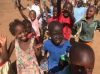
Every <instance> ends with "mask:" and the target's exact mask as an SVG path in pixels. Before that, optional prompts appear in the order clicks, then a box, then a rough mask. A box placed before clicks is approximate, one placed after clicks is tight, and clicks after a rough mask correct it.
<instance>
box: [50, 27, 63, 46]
mask: <svg viewBox="0 0 100 74" xmlns="http://www.w3.org/2000/svg"><path fill="white" fill-rule="evenodd" d="M50 35H51V40H52V42H53V43H54V44H55V45H60V44H61V42H62V40H63V33H62V29H61V28H60V27H59V26H55V27H54V29H52V32H50Z"/></svg>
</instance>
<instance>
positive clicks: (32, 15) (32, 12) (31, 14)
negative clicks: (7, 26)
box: [29, 10, 36, 21]
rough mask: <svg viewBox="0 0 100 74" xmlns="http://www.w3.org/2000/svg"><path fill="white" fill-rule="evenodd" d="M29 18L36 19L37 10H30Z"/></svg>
mask: <svg viewBox="0 0 100 74" xmlns="http://www.w3.org/2000/svg"><path fill="white" fill-rule="evenodd" d="M29 18H30V19H31V21H34V20H35V19H36V13H35V11H33V10H31V11H30V12H29Z"/></svg>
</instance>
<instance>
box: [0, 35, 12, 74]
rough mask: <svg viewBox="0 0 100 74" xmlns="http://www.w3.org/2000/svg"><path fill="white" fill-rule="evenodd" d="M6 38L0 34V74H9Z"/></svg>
mask: <svg viewBox="0 0 100 74" xmlns="http://www.w3.org/2000/svg"><path fill="white" fill-rule="evenodd" d="M6 41H7V38H6V36H4V35H2V34H0V74H8V73H9V65H10V63H9V62H8V53H7V50H6V49H7V48H6Z"/></svg>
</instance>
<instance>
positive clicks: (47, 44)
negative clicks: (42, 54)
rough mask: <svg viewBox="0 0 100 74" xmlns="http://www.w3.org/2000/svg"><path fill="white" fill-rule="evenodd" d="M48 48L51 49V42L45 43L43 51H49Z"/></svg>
mask: <svg viewBox="0 0 100 74" xmlns="http://www.w3.org/2000/svg"><path fill="white" fill-rule="evenodd" d="M48 47H49V40H47V41H45V42H44V46H43V50H45V51H49V49H48Z"/></svg>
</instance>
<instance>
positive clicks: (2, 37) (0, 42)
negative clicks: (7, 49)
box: [0, 34, 7, 47]
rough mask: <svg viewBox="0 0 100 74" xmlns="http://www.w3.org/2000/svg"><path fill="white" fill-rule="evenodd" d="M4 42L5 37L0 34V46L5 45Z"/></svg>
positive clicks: (5, 40)
mask: <svg viewBox="0 0 100 74" xmlns="http://www.w3.org/2000/svg"><path fill="white" fill-rule="evenodd" d="M6 42H7V37H6V36H5V35H3V34H0V47H1V46H2V47H3V46H5V44H6Z"/></svg>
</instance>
